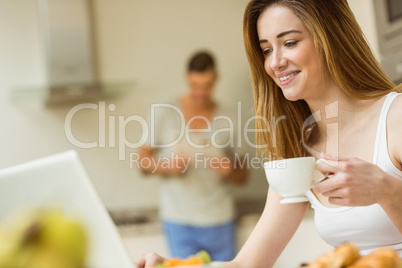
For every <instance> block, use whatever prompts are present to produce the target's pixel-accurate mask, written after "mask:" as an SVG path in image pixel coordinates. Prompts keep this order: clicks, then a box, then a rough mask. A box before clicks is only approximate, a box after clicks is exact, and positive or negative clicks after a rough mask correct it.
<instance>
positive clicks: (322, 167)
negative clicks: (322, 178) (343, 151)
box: [316, 158, 339, 174]
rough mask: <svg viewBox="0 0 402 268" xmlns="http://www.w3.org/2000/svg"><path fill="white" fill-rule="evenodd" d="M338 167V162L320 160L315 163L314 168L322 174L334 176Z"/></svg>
mask: <svg viewBox="0 0 402 268" xmlns="http://www.w3.org/2000/svg"><path fill="white" fill-rule="evenodd" d="M338 165H339V162H338V161H334V160H326V159H322V158H321V159H318V160H317V162H316V167H317V169H318V170H319V171H320V172H321V173H322V174H335V173H336V172H338V169H337V167H338Z"/></svg>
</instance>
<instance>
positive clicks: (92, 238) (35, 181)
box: [0, 151, 134, 268]
mask: <svg viewBox="0 0 402 268" xmlns="http://www.w3.org/2000/svg"><path fill="white" fill-rule="evenodd" d="M49 206H50V207H57V208H62V209H64V210H65V211H66V212H67V213H71V214H73V215H76V216H78V218H79V219H80V220H81V222H82V224H83V225H84V227H85V229H86V231H87V234H88V238H89V252H88V256H87V265H86V267H88V268H134V264H133V263H132V261H131V259H130V257H129V255H128V252H127V251H126V249H125V247H124V245H123V243H122V240H121V238H120V236H119V234H118V232H117V229H116V227H115V225H114V223H113V222H112V220H111V218H110V216H109V214H108V213H107V211H106V209H105V207H104V206H103V204H102V201H101V200H100V198H99V196H98V195H97V193H96V191H95V189H94V187H93V185H92V183H91V181H90V179H89V177H88V174H87V173H86V171H85V169H84V167H83V165H82V163H81V161H80V159H79V157H78V154H77V152H75V151H67V152H63V153H60V154H56V155H52V156H49V157H45V158H42V159H39V160H34V161H32V162H28V163H25V164H20V165H17V166H14V167H10V168H5V169H2V170H0V222H1V221H2V220H4V219H6V218H8V217H10V215H12V214H13V213H16V212H18V211H19V210H22V209H26V208H37V207H49Z"/></svg>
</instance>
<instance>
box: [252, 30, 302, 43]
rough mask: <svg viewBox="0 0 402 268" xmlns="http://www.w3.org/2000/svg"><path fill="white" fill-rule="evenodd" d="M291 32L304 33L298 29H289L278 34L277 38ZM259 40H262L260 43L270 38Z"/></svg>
mask: <svg viewBox="0 0 402 268" xmlns="http://www.w3.org/2000/svg"><path fill="white" fill-rule="evenodd" d="M291 33H302V32H301V31H298V30H289V31H285V32H282V33H280V34H278V35H277V36H276V38H281V37H284V36H285V35H287V34H291ZM259 42H260V44H262V43H267V42H268V40H267V39H261V40H260V41H259Z"/></svg>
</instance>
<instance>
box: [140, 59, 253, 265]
mask: <svg viewBox="0 0 402 268" xmlns="http://www.w3.org/2000/svg"><path fill="white" fill-rule="evenodd" d="M186 79H187V84H188V91H187V92H186V93H185V94H183V95H182V96H180V97H179V98H177V99H175V100H174V101H172V102H171V103H170V104H171V105H173V106H174V107H177V108H178V110H180V111H181V113H182V115H183V117H184V121H185V123H186V125H187V128H186V129H185V132H186V133H185V135H184V137H183V138H181V139H180V140H179V141H177V142H174V143H173V144H172V145H171V146H168V147H167V148H161V146H158V145H164V144H165V145H166V144H169V143H172V141H176V140H177V137H178V136H179V135H180V130H181V129H182V128H183V126H182V123H183V121H182V120H180V116H178V113H177V111H176V110H174V109H164V110H163V111H160V112H159V113H155V115H154V118H153V119H154V120H155V122H156V125H155V131H154V133H153V135H154V141H155V143H154V144H153V145H152V144H149V145H148V146H144V147H142V148H141V149H140V157H141V159H146V160H149V161H148V163H150V165H149V166H148V165H147V167H142V168H141V170H142V172H143V173H146V174H149V173H154V174H157V175H160V176H162V177H163V178H164V179H163V182H162V185H161V189H160V216H161V219H162V221H163V227H164V231H165V234H166V237H167V241H168V244H169V248H170V251H171V255H172V256H174V257H180V258H186V257H188V256H189V255H192V254H195V253H196V252H198V251H200V250H206V251H207V252H208V253H210V255H211V256H212V259H213V260H216V261H228V260H231V259H232V258H233V257H234V256H235V254H236V240H235V222H234V219H235V209H234V201H233V198H232V196H231V195H230V193H229V191H228V188H227V186H228V184H242V183H244V182H245V180H246V177H247V176H246V169H245V167H244V168H242V167H241V166H240V165H238V164H237V165H236V163H235V161H236V160H235V159H239V158H236V157H235V151H234V149H235V148H234V147H235V146H233V144H232V145H231V144H230V142H229V141H230V139H231V138H232V139H233V136H232V137H231V136H230V135H229V132H227V131H226V132H224V131H221V132H219V134H216V133H217V130H219V129H223V128H226V129H227V128H228V127H230V126H229V125H228V122H227V121H226V120H214V119H217V118H218V116H227V115H228V114H229V113H227V112H225V111H224V109H223V108H222V107H221V106H220V105H219V104H218V103H217V102H216V101H215V100H214V98H213V93H214V88H215V85H216V82H217V79H218V73H217V70H216V65H215V60H214V58H213V56H212V55H211V54H210V53H208V52H198V53H196V54H195V55H193V56H192V57H191V59H190V61H189V63H188V67H187V74H186ZM208 129H209V130H210V131H205V130H208ZM233 132H234V133H237V132H236V130H233ZM214 133H215V134H214ZM232 134H233V133H232ZM162 147H163V146H162ZM173 155H174V156H175V157H176V158H175V157H172V156H173ZM160 157H165V158H166V157H171V163H170V165H165V166H161V165H158V166H156V165H155V163H157V161H158V158H160ZM212 158H213V159H215V160H214V161H215V162H214V164H212V162H211V159H212ZM208 159H209V160H208ZM152 160H153V161H152ZM181 160H183V161H181ZM186 163H187V165H186Z"/></svg>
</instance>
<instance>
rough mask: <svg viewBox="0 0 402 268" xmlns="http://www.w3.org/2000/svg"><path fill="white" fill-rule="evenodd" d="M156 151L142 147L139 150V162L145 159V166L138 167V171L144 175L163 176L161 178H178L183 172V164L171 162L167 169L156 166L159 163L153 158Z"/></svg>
mask: <svg viewBox="0 0 402 268" xmlns="http://www.w3.org/2000/svg"><path fill="white" fill-rule="evenodd" d="M155 153H156V150H155V149H153V148H151V147H149V146H143V147H141V148H140V149H139V156H140V161H141V162H142V161H144V160H145V159H147V160H148V161H147V165H146V166H143V165H140V171H141V172H142V173H144V174H154V175H163V176H178V175H181V174H183V173H184V172H185V168H186V167H185V166H184V165H183V164H184V163H181V162H180V161H174V160H172V161H171V164H170V165H168V166H169V167H168V168H166V167H162V166H161V165H157V164H156V163H159V161H158V160H157V159H156V156H155Z"/></svg>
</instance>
